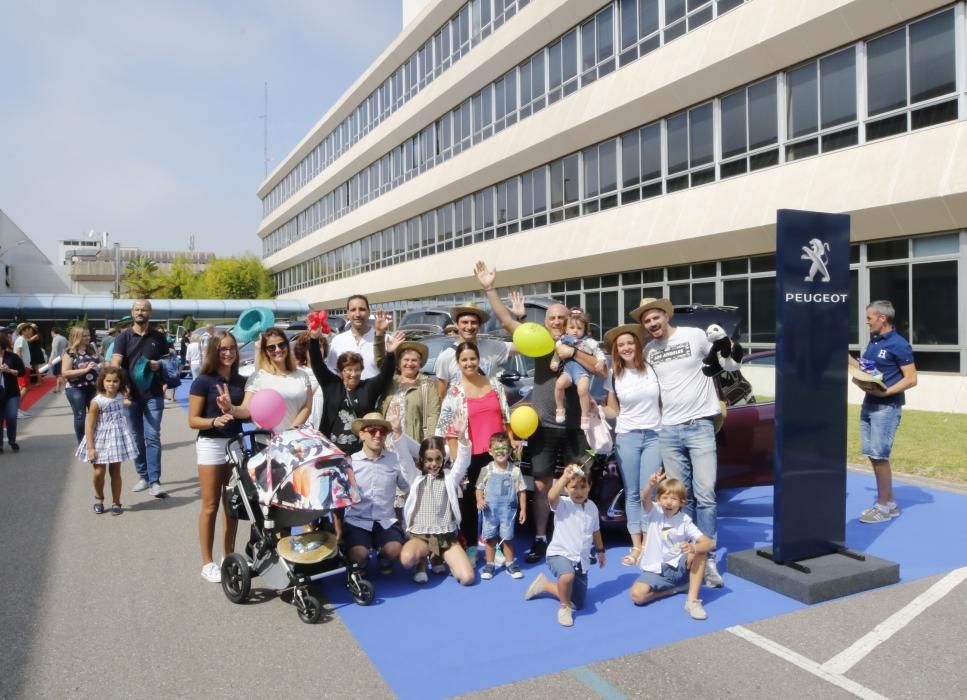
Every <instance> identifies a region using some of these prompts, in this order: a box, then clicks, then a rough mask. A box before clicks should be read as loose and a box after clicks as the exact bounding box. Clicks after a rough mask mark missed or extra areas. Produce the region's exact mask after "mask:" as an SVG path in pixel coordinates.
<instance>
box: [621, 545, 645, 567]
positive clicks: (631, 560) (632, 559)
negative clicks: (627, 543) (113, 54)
mask: <svg viewBox="0 0 967 700" xmlns="http://www.w3.org/2000/svg"><path fill="white" fill-rule="evenodd" d="M639 559H641V547H632V548H631V551H630V552H628V553H627V554H625V556H624V558H623V559H622V560H621V565H622V566H635V565H636V564H637V563H638V560H639Z"/></svg>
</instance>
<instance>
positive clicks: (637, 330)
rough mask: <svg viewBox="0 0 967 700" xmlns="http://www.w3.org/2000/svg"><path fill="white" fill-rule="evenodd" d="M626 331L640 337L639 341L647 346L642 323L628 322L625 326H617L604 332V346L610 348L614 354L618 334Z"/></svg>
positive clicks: (609, 350)
mask: <svg viewBox="0 0 967 700" xmlns="http://www.w3.org/2000/svg"><path fill="white" fill-rule="evenodd" d="M625 333H630V334H631V335H633V336H635V337H636V338H637V339H638V343H639V344H641V346H642V347H644V346H645V329H644V328H642V327H641V324H640V323H626V324H624V325H623V326H618V327H617V328H612V329H611V330H610V331H608V332H607V333H605V334H604V346H605V347H606V348H608V352H610V353H611V354H612V355H614V343H615V341H616V340H617V339H618V336H621V335H624V334H625Z"/></svg>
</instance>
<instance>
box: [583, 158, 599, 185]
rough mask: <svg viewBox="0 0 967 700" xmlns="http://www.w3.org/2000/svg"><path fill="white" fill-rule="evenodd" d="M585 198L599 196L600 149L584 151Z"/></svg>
mask: <svg viewBox="0 0 967 700" xmlns="http://www.w3.org/2000/svg"><path fill="white" fill-rule="evenodd" d="M583 155H584V196H585V197H597V196H598V147H597V146H591V148H586V149H584V152H583Z"/></svg>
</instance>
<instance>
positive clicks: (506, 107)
mask: <svg viewBox="0 0 967 700" xmlns="http://www.w3.org/2000/svg"><path fill="white" fill-rule="evenodd" d="M744 1H745V0H688V3H687V4H686V2H685V0H661V1H659V0H615V2H613V3H611V4H609V5H607V6H606V7H604V8H603V9H601V10H599V11H598V12H597V13H595V14H594V15H592V16H591V17H589V18H588V19H586V20H584V21H583V22H581V23H580V24H579V25H578V26H576V27H574V28H572V29H571V30H570V31H568V32H567V33H566V34H564V35H563V36H562V37H560V38H558V39H557V40H556V41H554V42H552V43H551V44H550V45H548V46H546V47H545V48H543V49H541V50H540V51H538V52H537V53H536V54H534V55H533V56H531V57H530V58H529V59H527V60H526V61H524V62H523V63H521V64H520V65H519V66H516V67H514V68H512V69H511V70H510V71H509V72H508V73H506V74H505V75H503V76H501V77H500V78H498V79H497V80H496V81H494V82H493V83H491V84H489V85H487V86H486V87H485V88H483V89H482V90H481V91H480V92H478V93H477V94H476V95H474V96H472V97H469V98H467V99H466V100H464V101H463V102H462V103H460V104H459V105H457V106H456V107H454V108H453V109H452V110H450V111H449V112H447V113H446V114H444V115H443V116H442V117H440V118H439V119H437V120H436V121H435V122H432V123H431V124H429V125H427V126H426V127H424V128H423V129H422V130H421V131H419V132H418V133H416V134H414V135H413V136H411V137H410V138H408V139H407V140H406V141H404V142H403V143H402V144H400V145H399V146H397V147H396V148H394V149H393V150H392V151H390V152H389V153H386V154H385V155H383V156H382V157H381V158H380V159H379V160H376V161H374V162H373V163H371V164H370V165H369V166H367V167H366V168H364V169H363V170H361V171H360V172H358V173H356V174H355V175H354V176H353V177H351V178H349V179H348V180H347V181H346V182H344V183H342V184H341V185H339V186H338V187H336V188H335V189H334V190H332V191H331V192H329V193H327V194H326V195H324V196H323V197H321V198H320V199H319V200H318V201H316V202H315V203H314V204H312V205H311V206H309V207H308V208H307V209H305V210H303V211H302V212H300V213H299V214H297V215H295V216H293V217H292V218H291V219H289V220H288V221H287V222H286V223H284V224H282V225H281V226H280V227H279V228H277V229H276V230H275V231H273V232H272V233H270V234H269V235H268V236H266V237H265V238H264V239H263V241H262V251H263V255H266V256H268V255H271V254H273V253H275V252H277V251H279V250H281V249H283V248H285V247H286V246H288V245H290V244H292V243H294V242H295V241H297V240H299V239H300V238H302V237H304V236H306V235H308V234H309V233H311V232H313V231H316V230H318V229H319V228H321V227H322V226H325V225H327V224H329V223H331V222H332V221H335V220H336V219H338V218H340V217H342V216H344V215H345V214H347V213H349V212H350V211H352V210H354V209H356V208H357V207H360V206H362V205H363V204H365V203H367V202H369V201H371V200H373V199H375V198H376V197H379V196H380V195H382V194H384V193H385V192H388V191H390V190H392V189H394V188H396V187H398V186H399V185H401V184H403V183H404V182H407V181H409V180H410V179H411V178H413V177H416V176H417V175H420V174H421V173H424V172H426V171H427V170H429V169H430V168H432V167H434V166H436V165H438V164H440V163H443V162H445V161H447V160H449V159H450V158H452V157H454V156H456V155H458V154H460V153H462V152H463V151H465V150H466V149H468V148H470V147H472V146H474V145H476V144H478V143H480V142H481V141H483V140H485V139H488V138H490V137H491V136H493V135H495V134H497V133H500V132H501V131H502V130H504V129H505V128H507V127H509V126H511V125H513V124H515V123H516V122H518V121H519V120H521V119H525V118H527V117H529V116H531V115H532V114H536V113H537V112H539V111H540V110H542V109H544V108H545V107H547V106H548V105H551V104H553V103H554V102H557V101H558V100H560V99H562V98H564V97H566V96H567V95H570V94H571V93H573V92H575V91H577V90H578V89H579V88H581V87H584V86H586V85H589V84H591V83H592V82H594V81H595V80H597V79H598V78H601V77H603V76H605V75H607V74H608V73H611V72H612V71H614V70H615V69H616V67H618V66H622V65H625V64H626V63H628V62H630V61H632V60H634V59H637V58H638V57H639V56H642V55H644V54H645V53H648V52H650V51H652V50H654V49H657V48H658V47H659V46H661V45H662V43H664V42H667V41H670V40H672V39H675V38H677V37H679V36H681V35H682V34H684V33H685V32H686V31H690V30H692V29H695V28H697V27H699V26H701V25H702V24H705V22H707V21H708V20H710V19H712V18H713V17H714V16H716V15H718V14H721V13H723V12H726V11H728V10H731V9H733V8H734V7H736V6H738V5H740V4H742V3H743V2H744ZM616 17H618V20H617V21H616V19H615V18H616ZM323 167H324V166H323ZM307 172H310V173H312V175H314V174H315V172H313V171H312V170H311V168H310V169H309V170H308V171H307ZM307 181H308V180H305V182H307ZM303 184H304V183H303ZM299 186H300V187H301V185H299ZM297 189H298V188H297Z"/></svg>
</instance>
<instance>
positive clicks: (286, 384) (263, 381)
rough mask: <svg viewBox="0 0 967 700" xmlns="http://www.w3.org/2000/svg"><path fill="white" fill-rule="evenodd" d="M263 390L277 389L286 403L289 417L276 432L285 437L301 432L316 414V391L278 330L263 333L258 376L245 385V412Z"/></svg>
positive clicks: (256, 358)
mask: <svg viewBox="0 0 967 700" xmlns="http://www.w3.org/2000/svg"><path fill="white" fill-rule="evenodd" d="M259 389H275V390H276V391H277V392H279V394H281V395H282V398H283V399H285V416H284V417H283V418H282V420H281V421H280V422H279V424H278V425H277V426H274V428H273V430H274V431H275V432H277V433H281V432H282V431H283V430H288V429H289V428H301V427H302V426H304V425H305V424H306V421H308V420H309V414H310V413H311V412H312V387H311V386H310V385H309V377H307V376H306V373H305V372H303V371H302V370H301V369H299V368H298V367H296V363H295V353H293V352H292V350H291V348H289V339H288V338H287V337H286V335H285V333H283V332H282V331H281V330H280V329H278V328H269V329H268V330H267V331H265V332H263V333H262V340H261V344H260V346H259V349H258V352H257V353H256V355H255V372H253V373H252V376H251V377H249V378H248V382H246V384H245V401H244V402H243V403H242V408H244V409H245V410H248V407H249V403H250V402H251V401H252V396H254V395H255V392H256V391H258V390H259Z"/></svg>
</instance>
